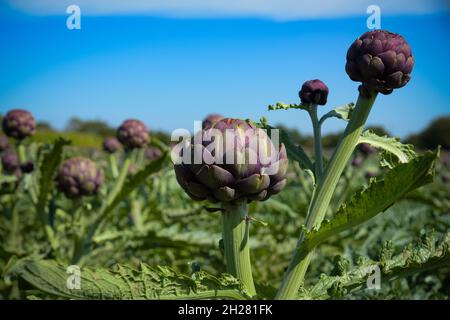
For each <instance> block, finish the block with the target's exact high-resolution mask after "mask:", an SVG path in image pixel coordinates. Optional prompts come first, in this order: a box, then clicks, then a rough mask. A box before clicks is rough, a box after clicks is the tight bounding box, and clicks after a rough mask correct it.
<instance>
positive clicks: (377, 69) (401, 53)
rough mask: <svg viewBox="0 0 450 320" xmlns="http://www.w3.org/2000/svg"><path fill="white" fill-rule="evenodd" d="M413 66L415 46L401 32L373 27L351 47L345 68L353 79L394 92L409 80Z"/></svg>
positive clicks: (368, 85)
mask: <svg viewBox="0 0 450 320" xmlns="http://www.w3.org/2000/svg"><path fill="white" fill-rule="evenodd" d="M413 67H414V57H413V55H412V52H411V47H410V46H409V45H408V43H407V42H406V40H405V39H404V38H403V37H402V36H401V35H398V34H395V33H391V32H389V31H386V30H373V31H368V32H366V33H364V34H363V35H362V36H361V37H359V38H358V39H356V40H355V42H353V44H352V45H351V46H350V48H349V49H348V51H347V64H346V65H345V71H346V72H347V74H348V75H349V76H350V79H352V80H353V81H358V82H362V83H363V84H364V85H366V86H367V87H369V88H371V89H373V90H375V91H377V92H380V93H382V94H390V93H392V91H393V90H394V89H397V88H401V87H403V86H404V85H406V84H407V83H408V81H409V80H410V79H411V71H412V69H413Z"/></svg>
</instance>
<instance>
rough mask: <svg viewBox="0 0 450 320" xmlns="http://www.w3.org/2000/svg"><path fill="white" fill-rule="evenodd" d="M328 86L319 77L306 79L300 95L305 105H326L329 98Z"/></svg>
mask: <svg viewBox="0 0 450 320" xmlns="http://www.w3.org/2000/svg"><path fill="white" fill-rule="evenodd" d="M328 93H329V90H328V87H327V85H326V84H325V83H323V81H321V80H319V79H315V80H309V81H306V82H305V83H304V84H303V85H302V88H301V89H300V91H299V93H298V96H299V97H300V100H301V102H302V104H304V105H310V104H313V105H321V106H323V105H326V104H327V98H328Z"/></svg>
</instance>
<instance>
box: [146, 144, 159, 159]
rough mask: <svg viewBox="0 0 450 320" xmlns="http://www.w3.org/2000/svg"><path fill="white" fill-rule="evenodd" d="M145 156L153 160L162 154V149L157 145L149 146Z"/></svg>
mask: <svg viewBox="0 0 450 320" xmlns="http://www.w3.org/2000/svg"><path fill="white" fill-rule="evenodd" d="M144 155H145V158H146V159H147V160H149V161H153V160H156V159H158V158H159V157H161V156H162V152H161V150H159V149H158V148H155V147H149V148H147V149H145V154H144Z"/></svg>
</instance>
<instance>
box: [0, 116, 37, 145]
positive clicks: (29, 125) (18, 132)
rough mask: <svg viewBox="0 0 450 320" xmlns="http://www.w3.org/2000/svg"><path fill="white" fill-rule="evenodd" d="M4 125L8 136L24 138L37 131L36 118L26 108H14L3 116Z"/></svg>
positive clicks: (18, 138)
mask: <svg viewBox="0 0 450 320" xmlns="http://www.w3.org/2000/svg"><path fill="white" fill-rule="evenodd" d="M2 127H3V131H4V132H5V134H6V135H7V136H8V137H11V138H15V139H17V140H23V139H25V138H27V137H30V136H32V135H33V134H34V133H35V131H36V120H35V119H34V118H33V115H32V114H31V113H30V112H28V111H26V110H21V109H13V110H10V111H8V113H7V114H6V115H5V117H4V118H3V123H2Z"/></svg>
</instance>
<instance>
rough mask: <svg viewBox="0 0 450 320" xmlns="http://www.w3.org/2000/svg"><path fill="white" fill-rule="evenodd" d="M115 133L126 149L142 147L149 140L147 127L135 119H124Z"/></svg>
mask: <svg viewBox="0 0 450 320" xmlns="http://www.w3.org/2000/svg"><path fill="white" fill-rule="evenodd" d="M116 134H117V139H119V141H120V143H122V144H123V146H124V147H125V149H126V150H132V149H140V148H143V147H145V146H146V145H147V144H148V142H149V140H150V136H149V134H148V129H147V127H146V126H145V124H144V123H142V122H141V121H139V120H136V119H128V120H125V121H124V122H123V123H122V124H121V125H120V127H119V128H118V129H117V132H116Z"/></svg>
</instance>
